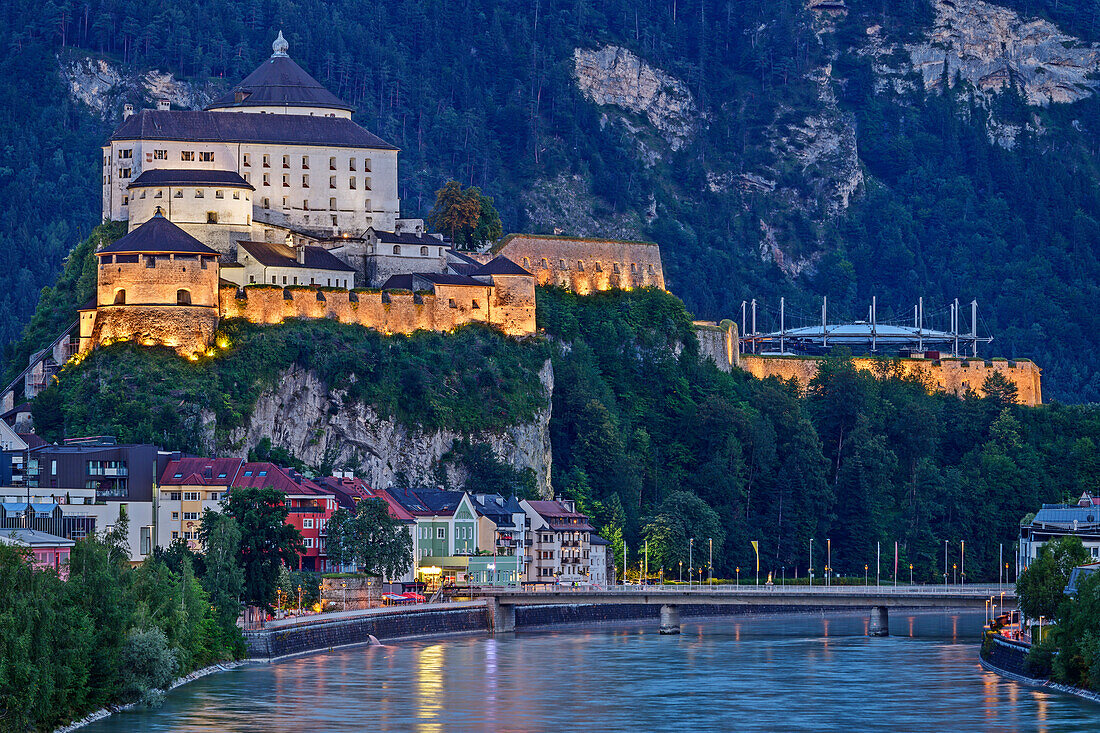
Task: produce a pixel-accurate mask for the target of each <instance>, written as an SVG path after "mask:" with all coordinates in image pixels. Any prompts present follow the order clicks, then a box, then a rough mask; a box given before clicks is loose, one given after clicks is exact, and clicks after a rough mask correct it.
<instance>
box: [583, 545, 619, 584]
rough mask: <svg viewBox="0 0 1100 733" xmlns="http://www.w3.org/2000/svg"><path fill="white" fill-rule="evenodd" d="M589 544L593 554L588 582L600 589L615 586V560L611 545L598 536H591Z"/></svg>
mask: <svg viewBox="0 0 1100 733" xmlns="http://www.w3.org/2000/svg"><path fill="white" fill-rule="evenodd" d="M588 542H589V544H590V545H591V550H590V551H591V553H592V554H591V562H590V563H589V566H590V570H589V573H588V582H589V583H591V584H592V585H594V586H597V587H600V588H606V587H607V586H608V585H614V583H613V582H612V581H613V580H614V579H615V558H614V556H613V555H612V553H611V543H610V542H608V541H607V540H605V539H604V538H603V537H600V536H599V535H598V534H593V535H591V536H590V537H589V539H588Z"/></svg>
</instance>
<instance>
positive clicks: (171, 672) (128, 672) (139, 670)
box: [120, 628, 180, 703]
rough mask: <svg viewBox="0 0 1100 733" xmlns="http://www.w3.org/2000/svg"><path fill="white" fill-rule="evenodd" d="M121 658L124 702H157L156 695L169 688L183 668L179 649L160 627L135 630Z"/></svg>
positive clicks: (126, 643) (132, 631) (124, 646)
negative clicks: (176, 648) (178, 656)
mask: <svg viewBox="0 0 1100 733" xmlns="http://www.w3.org/2000/svg"><path fill="white" fill-rule="evenodd" d="M120 657H121V663H122V695H123V698H124V699H130V700H142V701H143V702H147V703H148V702H153V701H155V700H156V699H157V698H156V696H155V693H156V692H158V691H163V690H164V689H165V688H167V687H168V685H170V684H171V682H172V680H173V679H175V677H176V673H177V672H178V671H179V668H180V665H179V660H178V659H177V658H176V650H174V649H173V648H172V647H171V646H170V645H169V644H168V637H167V636H165V634H164V632H163V631H161V630H160V629H158V628H153V629H149V630H148V631H140V630H138V629H132V630H131V631H130V633H129V634H128V635H127V637H126V642H125V643H124V644H123V645H122V651H121V654H120ZM151 693H154V694H153V695H151Z"/></svg>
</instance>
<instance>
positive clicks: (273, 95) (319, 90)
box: [206, 55, 355, 112]
mask: <svg viewBox="0 0 1100 733" xmlns="http://www.w3.org/2000/svg"><path fill="white" fill-rule="evenodd" d="M223 107H329V108H332V109H344V110H349V111H352V112H354V111H355V108H354V107H352V106H351V105H350V104H348V103H347V102H344V101H343V100H341V99H340V98H339V97H337V96H336V95H335V94H333V93H332V92H330V91H329V90H328V89H325V88H324V87H323V86H321V83H320V82H319V81H317V80H316V79H314V78H313V77H312V76H310V75H309V74H307V73H306V71H305V69H303V68H302V67H301V66H299V65H298V64H296V63H294V61H293V60H291V59H290V58H289V57H288V56H281V55H275V56H272V57H271V58H269V59H268V60H267V61H265V62H263V63H262V64H260V66H259V68H257V69H256V70H255V71H253V72H252V73H251V74H249V75H248V76H246V77H245V78H244V81H242V82H241V83H240V84H238V85H237V86H235V87H233V88H232V89H230V90H229V91H228V92H227V93H225V94H223V95H222V96H220V97H218V98H217V99H215V100H214V101H213V102H211V103H210V104H209V105H208V106H207V107H206V109H217V108H223Z"/></svg>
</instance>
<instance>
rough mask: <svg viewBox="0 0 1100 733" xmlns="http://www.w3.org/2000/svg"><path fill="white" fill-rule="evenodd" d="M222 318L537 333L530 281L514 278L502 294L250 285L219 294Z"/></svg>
mask: <svg viewBox="0 0 1100 733" xmlns="http://www.w3.org/2000/svg"><path fill="white" fill-rule="evenodd" d="M522 281H526V284H527V287H526V288H524V287H523V285H524V283H523V282H522ZM221 314H222V317H223V318H244V319H246V320H249V321H251V322H252V323H282V322H283V321H285V320H287V319H290V318H331V319H333V320H336V321H339V322H340V323H354V324H358V325H360V326H366V327H368V328H373V329H376V330H378V331H381V332H382V333H385V334H393V333H413V332H415V331H420V330H424V331H452V330H454V329H455V328H458V327H459V326H463V325H465V324H467V323H488V324H490V325H493V326H496V327H498V328H500V329H501V330H502V331H503V332H504V333H506V334H508V335H510V336H524V335H527V334H531V333H534V331H535V292H534V284H533V283H532V282H531V279H530V278H510V279H509V282H508V285H507V287H502V288H500V289H499V292H498V289H497V288H495V287H494V286H492V285H489V284H486V285H485V286H484V287H468V286H450V285H436V286H435V292H434V293H433V292H421V293H412V292H409V291H401V290H387V291H379V290H339V289H327V288H308V287H297V288H295V287H289V288H281V287H276V286H271V285H248V286H245V287H244V288H243V289H240V290H238V289H237V288H235V287H224V288H222V289H221Z"/></svg>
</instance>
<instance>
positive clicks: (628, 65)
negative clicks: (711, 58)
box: [573, 46, 699, 150]
mask: <svg viewBox="0 0 1100 733" xmlns="http://www.w3.org/2000/svg"><path fill="white" fill-rule="evenodd" d="M573 65H574V71H575V73H576V77H577V86H578V87H579V88H580V90H581V93H582V94H584V96H585V98H587V99H588V100H589V101H591V102H594V103H595V104H599V105H610V106H613V107H618V108H619V109H623V110H626V111H628V112H632V113H634V114H637V115H641V116H643V117H645V118H646V119H647V120H648V121H649V124H651V125H652V126H653V127H654V128H656V129H657V131H658V132H660V133H661V135H662V136H663V137H664V138H665V140H666V141H667V142H668V144H669V146H670V147H671V148H672V149H673V150H678V149H680V148H681V147H683V145H684V143H685V142H686V141H687V140H688V138H690V137H691V135H692V133H693V131H694V129H695V127H696V125H697V124H698V116H699V110H698V108H697V107H696V105H695V101H694V99H693V98H692V95H691V92H690V91H689V90H688V88H687V85H685V84H684V83H683V82H681V81H679V80H678V79H676V78H675V77H673V76H671V75H669V74H667V73H665V72H664V71H661V70H660V69H656V68H654V67H652V66H649V65H648V64H646V63H645V62H644V61H642V60H641V59H640V58H638V57H637V56H635V55H634V54H633V53H631V52H630V51H628V50H626V49H625V48H622V47H620V46H604V47H603V48H600V49H596V50H591V49H584V48H578V49H576V50H575V51H574V52H573Z"/></svg>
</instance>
